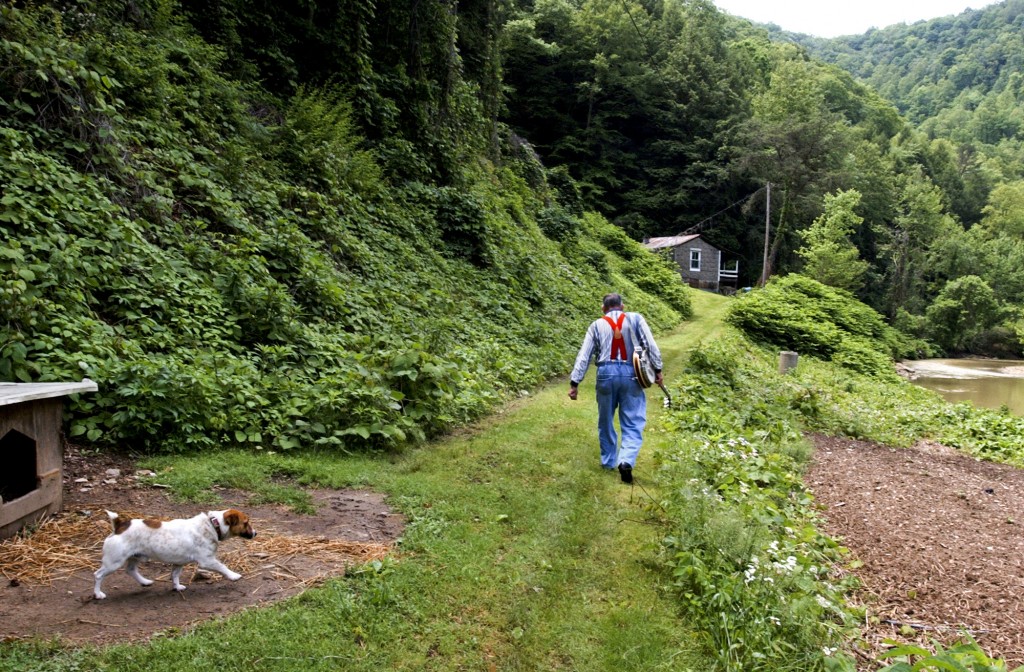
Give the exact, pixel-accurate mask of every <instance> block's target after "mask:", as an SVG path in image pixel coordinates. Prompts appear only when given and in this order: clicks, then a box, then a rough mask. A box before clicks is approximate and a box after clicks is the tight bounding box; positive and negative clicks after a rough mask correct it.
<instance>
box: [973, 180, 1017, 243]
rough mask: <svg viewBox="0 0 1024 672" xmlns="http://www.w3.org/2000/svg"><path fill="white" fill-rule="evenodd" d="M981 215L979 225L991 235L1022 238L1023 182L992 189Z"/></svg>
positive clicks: (1009, 183)
mask: <svg viewBox="0 0 1024 672" xmlns="http://www.w3.org/2000/svg"><path fill="white" fill-rule="evenodd" d="M982 213H983V214H984V219H982V221H981V224H982V226H984V227H985V228H987V229H988V230H989V231H990V232H991V233H993V234H1000V233H1002V234H1006V235H1008V236H1014V237H1018V238H1024V180H1018V181H1016V182H1006V183H1003V184H1000V185H999V186H998V187H996V188H995V189H993V190H992V193H991V194H989V196H988V205H986V206H985V207H984V208H983V209H982Z"/></svg>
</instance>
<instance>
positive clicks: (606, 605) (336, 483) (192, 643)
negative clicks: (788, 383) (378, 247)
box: [0, 293, 728, 671]
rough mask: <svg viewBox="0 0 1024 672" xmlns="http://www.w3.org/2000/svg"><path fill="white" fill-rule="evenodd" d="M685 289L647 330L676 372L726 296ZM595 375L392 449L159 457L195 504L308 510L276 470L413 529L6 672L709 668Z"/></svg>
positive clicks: (658, 435) (160, 466)
mask: <svg viewBox="0 0 1024 672" xmlns="http://www.w3.org/2000/svg"><path fill="white" fill-rule="evenodd" d="M695 294H696V295H695V297H694V298H695V301H694V304H695V309H696V317H695V319H694V320H693V321H691V322H688V323H686V324H684V325H682V326H681V327H680V328H678V329H677V330H676V331H675V332H673V333H671V334H667V335H664V336H662V337H661V338H659V344H660V345H661V346H662V350H663V351H664V354H665V359H666V375H667V376H668V377H669V378H670V379H671V377H672V374H673V370H674V369H675V370H678V367H679V366H680V365H681V362H682V361H683V358H684V356H685V351H687V350H688V349H690V348H692V347H693V346H694V345H695V344H696V343H697V342H699V341H700V340H702V339H713V338H715V337H716V335H717V334H718V333H719V332H718V330H719V329H721V328H723V327H722V326H721V319H720V317H721V313H722V311H723V310H724V308H725V306H726V305H727V304H728V300H726V299H723V298H721V297H716V296H712V295H708V294H704V293H695ZM581 336H582V334H581ZM593 378H594V377H593V372H591V373H590V375H588V380H587V381H586V382H585V383H584V385H583V386H582V387H581V394H580V401H577V402H573V401H570V400H569V399H568V396H567V394H566V392H567V389H568V386H567V384H566V381H565V380H559V381H556V382H553V383H552V384H551V385H549V386H547V387H545V388H543V389H540V390H538V391H537V392H536V394H534V395H532V396H531V397H529V398H527V399H523V400H520V401H517V402H514V403H512V404H509V405H507V406H505V407H504V408H502V409H501V410H500V411H499V412H498V413H496V414H494V415H493V416H491V417H489V418H488V419H486V420H485V421H482V422H480V423H478V424H476V425H474V426H472V427H469V428H467V429H465V430H463V431H461V432H459V433H458V434H457V435H455V436H452V437H450V438H448V439H446V440H444V441H439V442H435V443H432V444H430V445H425V446H423V447H420V448H416V449H411V450H407V451H405V452H404V453H402V454H399V455H387V456H385V455H380V456H356V457H341V456H332V455H329V454H322V453H321V454H314V453H302V452H295V453H276V454H273V453H270V454H257V455H256V457H255V459H253V455H252V454H251V453H244V452H240V451H226V452H221V453H207V454H203V455H199V456H189V457H187V458H186V457H169V458H160V459H159V460H153V461H152V462H151V463H150V465H149V466H151V467H153V468H155V469H156V470H157V471H158V474H159V475H158V477H157V478H158V480H159V482H162V483H167V484H170V485H171V486H172V489H173V491H174V492H176V493H177V494H178V495H179V496H186V497H203V496H204V495H206V494H207V492H208V490H209V488H210V487H211V486H212V485H214V484H218V485H225V486H231V487H241V488H246V489H248V490H251V491H254V492H257V493H259V494H260V495H261V496H263V497H264V498H266V499H267V500H279V501H286V502H288V503H290V504H292V505H293V506H296V507H298V508H300V509H301V508H302V507H304V506H308V500H307V499H305V498H304V497H303V496H302V494H301V491H300V489H298V488H288V487H282V486H281V485H280V484H279V479H276V478H273V477H276V476H281V475H284V476H288V477H291V478H293V479H295V481H296V482H297V483H299V484H304V485H320V486H324V487H353V486H354V487H367V488H372V489H375V490H378V491H382V492H385V493H387V494H388V495H389V501H390V503H391V504H392V506H394V507H396V508H397V509H399V510H401V511H402V512H403V513H404V514H405V515H406V516H407V517H408V519H409V525H408V528H407V530H406V532H405V534H404V537H403V539H402V542H401V544H400V547H399V550H398V553H397V555H396V557H395V558H394V559H393V560H392V561H390V562H386V563H383V564H381V565H380V566H371V567H366V568H364V571H362V572H359V573H356V574H353V575H350V576H349V577H346V578H343V579H337V580H334V581H331V582H329V583H328V584H326V585H325V586H323V587H320V588H317V589H313V590H310V591H308V592H306V593H305V594H304V595H302V596H300V597H297V598H294V599H291V600H288V601H286V602H283V603H280V604H278V605H275V606H271V607H268V608H263V609H253V610H249V611H246V612H244V613H242V614H239V615H236V616H233V617H231V618H228V619H225V620H221V621H214V622H208V623H206V624H204V625H202V626H200V627H199V628H197V629H196V630H195V631H194V632H192V633H190V634H188V635H183V636H167V637H159V638H157V639H155V640H154V641H151V642H150V643H148V644H143V645H138V646H133V645H124V646H116V647H111V648H107V649H102V650H97V649H80V650H71V649H63V648H61V647H59V646H52V645H50V644H46V643H8V644H3V645H0V668H3V669H26V670H27V669H39V670H60V669H69V670H70V669H112V670H147V671H151V670H152V671H157V670H200V669H202V670H209V669H217V670H235V669H238V670H252V669H267V670H297V669H301V670H304V671H310V670H336V669H345V670H355V671H358V670H375V671H379V670H503V671H504V670H508V671H514V670H616V671H628V670H645V671H647V670H707V669H710V668H711V667H713V663H712V661H711V660H710V659H709V658H707V657H706V655H705V654H704V653H703V652H702V650H701V647H700V644H699V643H698V639H697V634H696V633H695V632H693V631H692V630H691V629H689V628H688V627H687V625H686V623H684V622H683V621H682V619H680V618H679V612H678V605H677V604H676V603H674V601H673V600H672V598H671V597H670V596H668V595H666V594H664V593H663V592H661V591H659V590H658V589H657V588H656V586H657V585H658V578H659V577H658V575H657V572H658V571H659V570H657V569H655V568H654V566H653V563H651V562H650V559H651V558H652V557H653V555H654V548H655V545H656V544H657V543H658V542H659V541H660V538H661V536H662V535H663V534H664V530H663V529H661V528H660V527H658V526H657V525H656V524H654V523H653V522H651V521H649V520H647V518H646V516H645V514H644V511H643V506H642V505H643V504H644V503H645V502H649V500H648V499H647V493H645V492H644V491H643V490H641V489H640V488H636V489H631V488H629V487H627V486H625V485H623V484H621V483H620V482H619V479H618V475H617V474H613V473H608V472H605V471H603V470H602V469H601V468H600V464H599V459H598V448H597V439H596V415H597V414H596V404H595V403H594V392H593ZM650 394H651V402H652V403H650V404H649V408H650V412H651V422H650V423H649V430H648V433H647V444H646V445H645V448H644V450H643V451H642V452H641V455H640V459H639V461H638V464H637V471H636V475H637V479H638V482H639V483H641V484H643V485H644V486H645V487H646V488H647V489H648V491H650V492H651V494H654V495H655V496H656V493H654V492H653V491H651V490H650V489H651V485H650V483H651V481H650V479H649V478H648V477H647V475H646V474H645V468H648V465H649V464H650V462H649V456H650V453H651V451H652V449H653V448H654V447H656V446H657V444H658V442H663V441H668V440H669V439H668V436H667V435H665V434H664V433H662V432H660V431H659V430H658V428H657V425H658V422H657V419H658V417H659V415H660V414H661V405H660V403H658V400H659V399H660V395H661V392H660V390H658V389H657V388H653V389H652V390H651V391H650ZM645 458H646V460H647V461H645ZM171 467H173V468H171ZM170 634H173V633H169V635H170Z"/></svg>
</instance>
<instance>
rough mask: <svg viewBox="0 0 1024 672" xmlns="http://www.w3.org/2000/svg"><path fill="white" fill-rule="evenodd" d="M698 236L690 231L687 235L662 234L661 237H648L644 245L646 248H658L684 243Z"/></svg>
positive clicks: (698, 236)
mask: <svg viewBox="0 0 1024 672" xmlns="http://www.w3.org/2000/svg"><path fill="white" fill-rule="evenodd" d="M696 238H700V234H699V233H691V234H690V235H688V236H664V237H662V238H648V239H647V240H646V241H644V247H646V248H647V249H648V250H660V249H662V248H665V247H678V246H680V245H685V244H686V243H688V242H690V241H691V240H694V239H696Z"/></svg>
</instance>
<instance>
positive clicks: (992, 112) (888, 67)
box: [768, 0, 1024, 144]
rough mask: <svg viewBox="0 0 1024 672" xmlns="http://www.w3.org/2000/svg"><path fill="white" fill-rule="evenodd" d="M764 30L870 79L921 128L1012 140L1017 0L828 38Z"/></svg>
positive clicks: (1020, 15) (1017, 83)
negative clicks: (861, 33) (911, 22)
mask: <svg viewBox="0 0 1024 672" xmlns="http://www.w3.org/2000/svg"><path fill="white" fill-rule="evenodd" d="M768 30H769V32H770V33H771V35H772V38H773V39H774V40H776V41H788V42H794V43H796V44H799V45H800V46H802V47H804V48H805V49H807V52H808V53H809V54H810V55H811V56H813V57H815V58H818V59H821V60H823V61H825V62H828V63H832V64H835V65H837V66H839V67H841V68H843V69H844V70H846V71H848V72H850V73H851V74H853V75H854V76H855V77H857V78H859V79H860V80H862V81H863V82H865V83H867V84H869V85H871V86H872V87H873V88H874V89H875V90H876V91H878V92H879V93H880V94H881V95H882V96H883V97H885V98H887V99H888V100H891V101H892V102H893V103H895V104H896V106H897V108H898V109H899V110H900V112H901V113H903V114H904V115H905V116H906V117H907V118H908V119H909V120H910V121H912V122H914V123H915V124H921V125H922V126H923V127H924V130H926V131H930V132H931V133H934V134H937V135H940V136H946V135H948V136H951V137H953V138H958V137H959V139H961V140H964V139H967V137H966V136H965V133H969V134H970V135H971V136H972V137H973V138H974V139H978V140H981V141H982V142H985V143H988V144H995V143H997V142H999V141H1000V140H1001V139H1004V138H1013V137H1015V136H1017V138H1018V139H1019V134H1020V132H1021V121H1022V119H1021V118H1020V115H1019V113H1018V114H1016V115H1014V114H1013V112H1014V111H1013V110H1012V109H1011V108H1012V107H1014V106H1015V105H1019V103H1020V99H1021V89H1022V70H1024V0H1005V1H1004V2H1002V3H999V4H995V5H991V6H989V7H986V8H984V9H979V10H974V9H968V10H966V11H964V12H962V13H960V14H958V15H954V16H945V17H941V18H937V19H931V20H928V21H920V22H917V23H914V24H911V25H894V26H889V27H888V28H883V29H871V30H869V31H868V32H866V33H864V34H863V35H853V36H843V37H837V38H832V39H825V38H816V37H812V36H809V35H802V34H796V33H789V32H786V31H782V30H780V29H778V28H776V27H768ZM1004 93H1006V94H1007V95H1006V96H1003V97H1002V98H1000V95H1001V94H1004ZM965 112H967V113H972V112H973V113H976V114H967V115H965V114H964V113H965ZM965 121H966V122H968V123H967V124H966V126H965V124H964V123H963V122H965Z"/></svg>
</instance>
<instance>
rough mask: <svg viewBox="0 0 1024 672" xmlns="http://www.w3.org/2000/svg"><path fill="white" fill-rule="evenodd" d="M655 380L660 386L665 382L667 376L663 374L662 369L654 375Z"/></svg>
mask: <svg viewBox="0 0 1024 672" xmlns="http://www.w3.org/2000/svg"><path fill="white" fill-rule="evenodd" d="M654 382H655V383H657V385H658V387H661V386H662V385H664V384H665V378H664V376H662V375H661V371H658V373H657V375H655V376H654Z"/></svg>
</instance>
